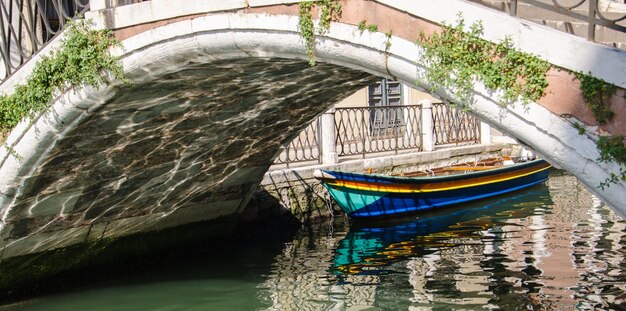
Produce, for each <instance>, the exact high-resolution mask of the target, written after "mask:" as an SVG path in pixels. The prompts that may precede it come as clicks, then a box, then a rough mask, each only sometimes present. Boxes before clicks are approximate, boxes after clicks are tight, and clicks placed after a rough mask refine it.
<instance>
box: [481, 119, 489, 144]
mask: <svg viewBox="0 0 626 311" xmlns="http://www.w3.org/2000/svg"><path fill="white" fill-rule="evenodd" d="M480 143H481V144H483V145H484V144H491V126H490V125H489V124H487V123H485V122H480Z"/></svg>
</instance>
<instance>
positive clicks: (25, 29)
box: [0, 0, 89, 80]
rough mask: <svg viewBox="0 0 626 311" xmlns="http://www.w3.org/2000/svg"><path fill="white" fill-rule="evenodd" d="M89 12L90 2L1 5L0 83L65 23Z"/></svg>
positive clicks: (12, 0)
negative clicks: (0, 64) (0, 60)
mask: <svg viewBox="0 0 626 311" xmlns="http://www.w3.org/2000/svg"><path fill="white" fill-rule="evenodd" d="M87 10H89V0H2V1H0V25H1V28H0V44H1V47H0V55H1V57H2V66H1V67H0V80H4V79H6V78H7V77H8V76H10V75H11V74H12V73H13V72H15V71H16V70H17V69H18V68H19V67H20V66H21V65H22V64H24V63H25V62H26V61H27V60H28V59H30V58H31V57H32V56H33V55H34V54H35V53H37V51H39V50H41V49H42V48H43V47H44V46H45V44H46V43H47V42H49V41H50V40H52V38H54V37H55V36H56V35H57V34H59V33H60V31H61V30H62V29H63V27H64V26H65V25H66V24H67V21H68V20H70V19H72V18H74V17H76V16H78V15H79V14H81V13H84V12H86V11H87Z"/></svg>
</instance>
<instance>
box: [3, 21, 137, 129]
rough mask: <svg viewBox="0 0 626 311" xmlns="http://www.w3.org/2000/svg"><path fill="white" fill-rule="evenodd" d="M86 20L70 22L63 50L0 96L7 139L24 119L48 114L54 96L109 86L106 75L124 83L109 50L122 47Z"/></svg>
mask: <svg viewBox="0 0 626 311" xmlns="http://www.w3.org/2000/svg"><path fill="white" fill-rule="evenodd" d="M91 26H92V23H91V22H90V21H87V20H78V21H71V22H69V25H68V26H67V29H66V30H65V38H64V39H63V40H62V42H61V45H60V48H59V49H57V50H54V51H52V52H51V53H50V54H49V55H47V56H42V57H41V58H40V60H39V61H38V62H37V64H36V65H35V67H34V69H33V71H32V73H31V74H30V75H29V76H28V78H27V79H26V82H25V83H24V84H21V85H18V86H17V87H16V88H15V91H14V92H13V94H11V95H2V96H0V132H1V133H3V134H4V135H2V136H5V135H6V134H7V133H8V132H9V131H10V130H11V129H12V128H13V127H15V126H16V125H17V124H18V123H19V122H20V121H21V120H22V119H24V117H27V116H31V117H32V116H33V115H34V114H36V113H38V112H41V111H43V110H45V109H46V108H47V107H48V106H49V105H50V102H51V101H52V99H53V94H54V93H55V92H64V91H67V90H69V89H71V88H74V87H78V86H81V85H90V86H98V85H100V84H102V83H105V82H107V78H106V73H107V72H108V73H110V74H111V76H112V77H113V78H115V79H120V80H125V79H124V73H123V71H122V66H121V65H120V63H119V60H118V59H117V58H116V57H114V56H112V55H111V54H110V53H109V48H110V47H112V46H115V45H119V42H118V41H117V40H116V39H115V38H114V37H113V34H112V32H111V31H110V30H106V29H105V30H94V29H92V27H91Z"/></svg>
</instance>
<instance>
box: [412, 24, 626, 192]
mask: <svg viewBox="0 0 626 311" xmlns="http://www.w3.org/2000/svg"><path fill="white" fill-rule="evenodd" d="M465 26H466V25H465V21H464V19H463V17H462V16H461V15H460V14H459V16H458V19H457V21H456V24H455V25H446V24H444V25H442V30H441V32H439V33H434V34H432V35H429V36H427V35H425V34H424V33H421V34H420V36H419V39H418V40H417V41H416V44H417V45H419V46H420V47H422V48H423V50H424V52H423V57H424V59H425V60H426V62H427V69H426V74H425V76H424V77H423V78H424V79H425V82H427V83H429V84H431V86H432V87H433V88H434V89H437V88H445V89H448V90H453V91H454V94H453V95H454V96H455V97H456V100H457V101H458V102H459V103H462V104H461V105H463V103H467V102H469V101H470V100H471V96H472V92H473V90H474V83H475V81H480V82H481V83H483V84H484V85H485V86H486V87H487V88H489V89H491V90H493V91H499V92H500V94H502V95H501V98H500V100H499V101H500V103H501V104H503V105H506V104H508V103H509V102H513V101H516V100H521V101H522V102H523V103H529V102H531V101H537V100H539V99H540V98H541V97H542V96H543V95H544V93H545V90H546V87H547V86H548V81H547V79H546V74H547V72H548V70H549V69H550V64H549V63H548V62H546V61H544V60H542V59H540V58H538V57H536V56H534V55H530V54H528V53H524V52H520V51H517V50H515V49H514V48H513V45H512V42H511V40H510V39H509V38H506V39H505V40H503V41H502V42H500V43H497V44H495V43H491V42H489V41H486V40H483V39H481V38H480V36H481V35H482V34H483V26H482V24H481V23H480V22H476V23H473V24H472V25H470V26H469V27H468V30H466V27H465ZM576 77H577V78H578V79H579V80H580V82H581V91H582V93H583V97H584V99H585V102H586V103H587V105H588V106H589V108H590V109H591V110H592V111H593V113H594V115H595V117H596V119H597V121H598V123H600V124H605V123H607V122H608V121H610V120H612V119H613V116H614V115H615V114H614V112H613V111H611V108H610V104H609V100H610V98H611V97H612V96H613V95H614V94H615V91H616V87H615V86H614V85H611V84H609V83H606V82H605V81H602V80H600V79H597V78H594V77H592V76H590V75H586V74H582V73H576ZM575 127H576V129H578V131H579V133H580V134H584V133H585V129H584V128H583V127H582V126H575ZM596 144H597V147H598V151H599V152H600V158H599V159H598V160H599V161H600V162H607V163H617V164H618V165H619V166H620V173H619V174H614V173H612V177H611V178H609V179H607V180H606V181H605V182H603V183H601V184H600V185H599V187H601V188H604V187H607V186H609V185H610V184H612V183H615V182H618V181H620V180H621V181H626V148H625V147H624V137H623V136H601V137H600V138H599V139H598V140H597V142H596Z"/></svg>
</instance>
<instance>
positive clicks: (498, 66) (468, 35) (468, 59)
mask: <svg viewBox="0 0 626 311" xmlns="http://www.w3.org/2000/svg"><path fill="white" fill-rule="evenodd" d="M482 34H483V25H482V23H480V22H476V23H473V24H472V25H470V26H469V30H468V31H465V21H464V19H463V17H462V16H461V15H460V14H459V16H458V19H457V21H456V25H447V24H443V25H442V30H441V32H440V33H433V34H432V35H430V36H427V35H425V34H424V33H423V32H422V33H421V34H420V36H419V38H418V40H417V41H416V44H418V45H419V46H421V47H422V48H423V50H424V52H423V57H424V59H425V60H426V62H427V63H428V64H427V68H428V69H427V70H426V75H425V77H424V78H425V80H426V82H428V83H429V84H431V85H432V86H433V87H434V88H445V89H450V90H454V95H455V97H456V99H457V101H458V102H459V103H466V102H468V101H469V100H470V99H471V93H472V91H473V89H474V81H475V80H479V81H480V82H482V83H483V84H484V85H485V86H486V87H487V88H489V89H491V90H494V91H500V92H502V93H501V94H502V98H500V102H501V103H502V104H506V103H508V102H512V101H515V100H518V99H521V100H522V101H523V102H526V103H527V102H529V101H536V100H538V99H539V98H541V97H542V96H543V94H544V92H545V89H546V87H547V86H548V81H547V79H546V73H547V71H548V69H549V68H550V64H549V63H548V62H546V61H544V60H542V59H540V58H538V57H536V56H534V55H530V54H528V53H524V52H520V51H517V50H515V49H514V48H513V45H512V42H511V40H510V39H509V38H506V39H505V40H503V41H502V42H500V43H497V44H494V43H491V42H489V41H486V40H483V39H481V38H480V36H481V35H482Z"/></svg>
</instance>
